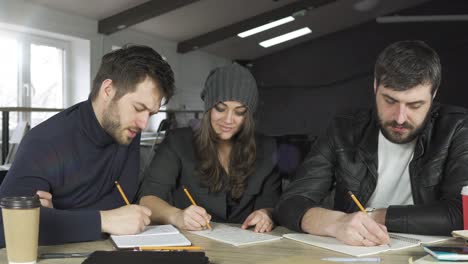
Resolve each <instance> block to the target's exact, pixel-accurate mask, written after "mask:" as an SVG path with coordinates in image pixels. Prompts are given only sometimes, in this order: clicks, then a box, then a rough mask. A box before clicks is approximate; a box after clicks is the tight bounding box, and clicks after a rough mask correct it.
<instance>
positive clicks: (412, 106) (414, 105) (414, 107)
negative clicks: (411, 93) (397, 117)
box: [408, 103, 422, 110]
mask: <svg viewBox="0 0 468 264" xmlns="http://www.w3.org/2000/svg"><path fill="white" fill-rule="evenodd" d="M421 106H422V104H421V103H417V104H410V105H409V106H408V107H409V108H410V109H413V110H416V109H419V108H420V107H421Z"/></svg>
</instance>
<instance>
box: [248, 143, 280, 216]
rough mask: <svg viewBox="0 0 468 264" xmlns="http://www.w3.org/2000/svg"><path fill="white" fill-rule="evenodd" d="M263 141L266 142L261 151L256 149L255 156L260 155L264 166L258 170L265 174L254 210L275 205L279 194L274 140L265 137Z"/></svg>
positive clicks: (278, 176) (278, 175)
mask: <svg viewBox="0 0 468 264" xmlns="http://www.w3.org/2000/svg"><path fill="white" fill-rule="evenodd" d="M264 142H265V143H266V144H262V145H263V147H262V150H261V151H262V153H261V154H260V153H258V150H257V157H258V156H259V155H261V159H262V160H263V162H264V164H265V166H263V167H264V168H261V169H260V170H261V171H258V172H259V173H262V174H263V173H264V174H263V175H267V176H266V177H265V181H264V182H263V185H262V188H261V190H260V193H259V194H258V196H257V198H256V199H255V206H254V209H255V210H258V209H262V208H273V207H275V205H276V204H277V202H278V200H279V197H280V195H281V175H280V174H279V171H278V167H277V161H278V159H277V148H276V142H275V141H274V139H273V138H270V137H265V140H264ZM263 170H264V171H263Z"/></svg>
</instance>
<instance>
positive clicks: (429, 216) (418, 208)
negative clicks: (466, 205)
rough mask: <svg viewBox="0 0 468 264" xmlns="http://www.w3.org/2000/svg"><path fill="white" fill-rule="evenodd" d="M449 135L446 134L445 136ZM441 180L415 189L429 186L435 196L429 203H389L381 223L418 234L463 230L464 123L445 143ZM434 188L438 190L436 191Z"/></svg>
mask: <svg viewBox="0 0 468 264" xmlns="http://www.w3.org/2000/svg"><path fill="white" fill-rule="evenodd" d="M447 136H450V135H447ZM446 151H448V153H447V159H446V161H445V165H444V166H443V167H442V168H441V169H442V170H443V172H442V177H441V179H434V181H432V182H430V181H429V182H427V183H426V184H425V186H419V188H433V189H434V193H436V194H437V195H438V198H437V201H436V202H435V203H431V204H420V205H406V206H390V207H389V208H388V209H387V215H386V220H385V224H386V226H387V228H388V229H389V230H390V231H394V232H403V233H417V234H422V235H450V232H451V231H452V230H457V229H463V212H462V202H461V194H460V192H461V189H462V187H463V186H465V185H468V122H467V120H466V119H465V120H464V122H463V123H462V126H460V127H459V128H458V129H456V130H455V132H454V134H453V136H452V140H451V142H450V144H449V146H448V149H447V150H446ZM437 189H438V191H437Z"/></svg>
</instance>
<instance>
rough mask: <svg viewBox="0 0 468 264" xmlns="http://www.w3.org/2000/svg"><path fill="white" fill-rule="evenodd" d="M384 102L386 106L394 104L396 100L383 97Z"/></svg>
mask: <svg viewBox="0 0 468 264" xmlns="http://www.w3.org/2000/svg"><path fill="white" fill-rule="evenodd" d="M385 102H386V103H387V104H394V103H396V100H393V99H392V98H388V97H385Z"/></svg>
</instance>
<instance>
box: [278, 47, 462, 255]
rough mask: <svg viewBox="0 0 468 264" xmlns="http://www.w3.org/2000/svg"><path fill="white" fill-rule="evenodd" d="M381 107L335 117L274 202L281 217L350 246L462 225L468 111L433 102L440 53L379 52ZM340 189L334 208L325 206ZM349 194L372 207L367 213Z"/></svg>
mask: <svg viewBox="0 0 468 264" xmlns="http://www.w3.org/2000/svg"><path fill="white" fill-rule="evenodd" d="M374 78H375V79H374V93H375V107H374V108H372V109H368V110H358V111H354V112H349V113H347V114H345V115H339V116H337V117H336V118H334V119H333V121H332V122H331V125H330V126H329V128H328V131H327V133H326V135H325V136H323V137H321V138H319V139H318V140H317V141H316V143H315V144H314V145H313V146H312V148H311V151H310V153H309V154H308V156H307V157H306V158H305V160H304V162H303V164H302V165H301V167H300V168H299V169H298V172H297V174H296V176H295V177H294V179H293V181H292V183H291V184H290V185H289V186H288V188H287V190H286V191H285V193H284V194H283V195H282V197H281V199H280V202H279V203H278V205H277V207H276V217H277V220H278V221H279V223H280V224H281V225H283V226H286V227H288V228H290V229H293V230H296V231H303V232H306V233H311V234H315V235H324V236H332V237H336V238H337V239H338V240H341V241H342V242H344V243H346V244H350V245H361V246H374V245H379V244H387V243H388V242H389V235H388V232H390V231H391V232H401V233H414V234H423V235H449V234H450V231H452V230H455V229H462V228H463V225H462V224H463V213H462V203H461V195H460V191H461V189H462V187H463V186H464V185H468V119H467V110H466V109H464V108H460V107H455V106H448V105H441V104H438V103H435V102H434V101H433V99H434V97H435V95H436V93H437V89H438V87H439V84H440V80H441V66H440V60H439V57H438V55H437V53H436V52H435V51H434V50H433V49H432V48H430V47H429V46H428V45H426V44H425V43H424V42H422V41H400V42H396V43H393V44H391V45H390V46H388V47H387V48H386V49H385V50H383V51H382V53H381V54H380V55H379V57H378V59H377V62H376V65H375V72H374ZM332 190H333V191H334V192H335V195H334V199H333V202H334V203H333V206H332V207H331V209H325V208H324V207H323V206H321V203H322V201H323V200H324V198H325V197H326V196H327V195H329V194H330V191H332ZM349 192H352V193H353V194H354V195H355V196H356V197H357V198H358V199H359V200H360V201H361V203H362V204H363V205H364V206H365V207H373V208H375V209H372V210H371V211H372V212H371V213H367V214H366V213H364V212H361V211H360V210H359V208H358V206H357V204H356V203H355V202H353V200H352V199H351V197H350V194H349Z"/></svg>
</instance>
